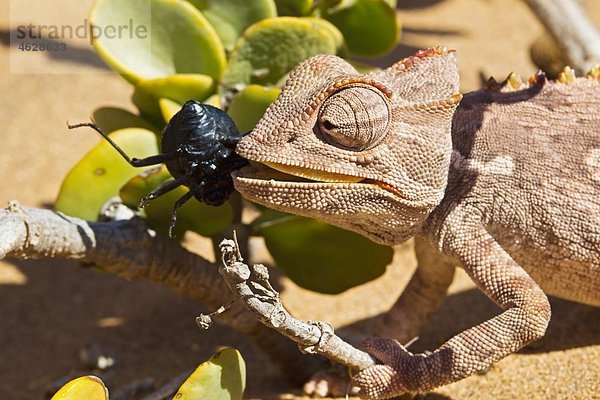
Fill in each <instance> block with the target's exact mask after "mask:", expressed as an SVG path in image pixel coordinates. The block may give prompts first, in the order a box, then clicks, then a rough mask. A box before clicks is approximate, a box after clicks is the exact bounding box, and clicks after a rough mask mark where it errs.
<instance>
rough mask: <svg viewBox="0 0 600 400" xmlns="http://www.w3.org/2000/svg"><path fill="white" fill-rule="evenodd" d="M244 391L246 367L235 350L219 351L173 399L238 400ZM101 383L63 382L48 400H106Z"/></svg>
mask: <svg viewBox="0 0 600 400" xmlns="http://www.w3.org/2000/svg"><path fill="white" fill-rule="evenodd" d="M245 387H246V364H245V362H244V359H243V358H242V356H241V354H240V353H239V352H238V351H237V350H235V349H223V350H221V351H220V352H218V353H217V354H215V355H214V356H213V357H212V358H211V359H210V360H208V361H205V362H204V363H202V364H200V366H198V368H196V370H195V371H194V372H193V373H192V374H191V375H190V376H189V377H188V378H187V379H186V380H185V382H183V384H182V385H181V387H179V389H178V390H177V393H176V394H175V397H173V398H174V399H178V400H194V399H214V400H241V399H242V395H243V394H244V389H245ZM109 398H110V397H109V392H108V389H107V388H106V386H104V382H102V380H101V379H100V378H98V377H95V376H93V375H88V376H82V377H79V378H76V379H73V380H72V381H70V382H67V383H66V384H65V385H64V386H63V387H62V388H60V390H59V391H58V392H56V394H55V395H54V396H52V400H82V399H87V400H109Z"/></svg>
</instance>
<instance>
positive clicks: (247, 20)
mask: <svg viewBox="0 0 600 400" xmlns="http://www.w3.org/2000/svg"><path fill="white" fill-rule="evenodd" d="M188 1H189V2H190V3H192V4H193V5H194V6H195V7H196V8H198V9H199V10H200V11H202V14H203V15H204V16H205V17H206V19H207V20H208V21H209V22H210V23H211V24H212V26H213V27H214V28H215V30H216V31H217V34H218V35H219V37H220V38H221V41H222V42H223V45H224V46H225V49H226V50H232V49H233V46H234V45H235V42H236V40H237V39H238V38H239V37H240V36H241V35H242V33H243V32H244V30H245V29H246V28H247V27H249V26H250V25H252V24H253V23H255V22H258V21H260V20H262V19H267V18H273V17H276V16H277V9H276V7H275V3H274V2H273V0H251V1H248V0H188Z"/></svg>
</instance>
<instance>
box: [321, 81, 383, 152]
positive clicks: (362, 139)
mask: <svg viewBox="0 0 600 400" xmlns="http://www.w3.org/2000/svg"><path fill="white" fill-rule="evenodd" d="M389 119H390V113H389V108H388V104H387V102H386V100H385V99H384V98H383V96H382V95H381V94H380V93H378V92H377V91H376V90H373V89H370V88H367V87H362V86H354V87H347V88H344V89H342V90H339V91H337V92H335V93H333V94H332V95H331V96H329V97H328V98H327V99H325V101H324V102H323V104H322V106H321V111H320V113H319V119H318V127H319V132H320V133H321V135H322V136H323V138H324V139H325V140H326V141H327V142H328V143H330V144H332V145H334V146H337V147H341V148H344V149H348V150H354V151H363V150H367V149H369V148H371V147H373V146H374V145H376V144H377V143H378V142H379V141H380V139H381V138H383V136H384V135H385V133H386V131H387V127H388V125H389Z"/></svg>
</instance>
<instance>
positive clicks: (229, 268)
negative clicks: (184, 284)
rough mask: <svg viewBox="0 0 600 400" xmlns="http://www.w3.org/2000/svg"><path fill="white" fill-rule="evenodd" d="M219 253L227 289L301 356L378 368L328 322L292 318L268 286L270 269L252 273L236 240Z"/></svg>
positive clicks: (260, 267)
mask: <svg viewBox="0 0 600 400" xmlns="http://www.w3.org/2000/svg"><path fill="white" fill-rule="evenodd" d="M220 250H221V255H222V262H223V265H222V266H221V267H220V268H219V272H220V273H221V275H222V276H223V278H224V279H225V282H226V283H227V286H228V287H229V289H230V290H231V291H232V292H233V294H234V296H235V297H236V299H238V300H239V302H241V303H243V304H244V305H245V307H246V308H247V309H248V310H250V311H252V313H254V314H255V315H256V317H257V318H258V319H259V320H260V321H261V322H262V323H263V324H265V325H266V326H268V327H270V328H273V329H275V330H276V331H278V332H279V333H281V334H282V335H284V336H286V337H288V338H290V339H291V340H293V341H294V342H295V343H297V344H298V346H299V347H300V350H301V351H302V352H305V353H310V354H321V355H324V356H326V357H327V358H328V359H330V360H332V361H336V362H338V363H341V364H343V365H346V366H348V367H350V368H352V369H355V370H362V369H364V368H367V367H370V366H372V365H375V360H374V359H373V358H372V357H371V356H370V355H369V354H367V353H365V352H364V351H362V350H359V349H356V348H355V347H353V346H352V345H350V344H348V343H347V342H345V341H344V340H343V339H341V338H340V337H339V336H337V335H335V333H334V331H333V328H332V327H331V325H329V324H327V323H326V322H321V321H308V322H303V321H300V320H298V319H296V318H294V317H293V316H292V315H290V313H289V312H288V311H287V310H286V309H285V308H284V307H283V305H282V304H281V301H280V298H279V293H277V291H275V289H273V287H272V286H271V284H270V283H269V272H268V270H267V268H266V267H265V266H264V265H262V264H257V265H254V267H253V272H252V273H251V271H250V268H249V267H248V265H246V264H244V262H243V258H242V256H241V254H240V250H239V246H238V244H237V240H227V239H226V240H223V241H222V242H221V244H220ZM252 275H253V278H252V279H251V276H252Z"/></svg>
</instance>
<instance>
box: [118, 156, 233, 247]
mask: <svg viewBox="0 0 600 400" xmlns="http://www.w3.org/2000/svg"><path fill="white" fill-rule="evenodd" d="M168 179H171V175H170V174H169V172H168V171H167V168H166V167H165V166H164V165H163V166H162V167H158V168H156V167H155V168H152V169H150V170H147V171H144V172H143V173H141V174H139V175H137V176H135V177H133V178H131V179H130V180H129V181H128V182H127V183H126V184H125V185H124V186H123V187H122V188H121V190H120V191H119V196H120V197H121V200H122V201H123V204H125V205H128V206H130V207H132V208H137V207H138V205H139V204H140V200H141V199H142V197H144V196H146V195H147V194H149V193H150V192H151V191H152V190H154V189H156V188H157V187H159V186H160V185H161V184H162V183H163V182H165V181H166V180H168ZM187 192H188V189H187V188H186V187H184V186H180V187H178V188H177V189H174V190H172V191H170V192H168V193H166V194H164V195H162V196H159V197H158V198H156V199H155V200H152V201H151V202H150V203H149V204H148V206H147V207H146V208H144V210H145V212H146V216H147V218H148V221H150V222H151V223H152V224H153V226H154V227H156V228H157V229H158V230H160V231H161V232H163V233H166V232H167V231H168V229H169V223H170V222H171V214H172V211H173V205H174V204H175V202H176V201H177V200H178V199H179V198H180V197H182V196H184V195H185V194H186V193H187ZM232 218H233V213H232V210H231V206H230V205H229V203H225V204H223V205H222V206H219V207H213V206H208V205H206V204H204V203H201V202H199V201H198V200H196V199H190V200H189V201H188V202H187V203H185V204H184V205H183V206H182V207H181V208H179V210H178V211H177V225H176V226H175V231H174V233H175V235H176V236H177V237H181V236H182V235H183V232H185V231H186V230H191V231H194V232H197V233H198V234H200V235H203V236H212V235H214V234H216V233H218V232H220V231H222V230H223V229H225V228H227V226H229V224H230V223H231V221H232Z"/></svg>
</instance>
